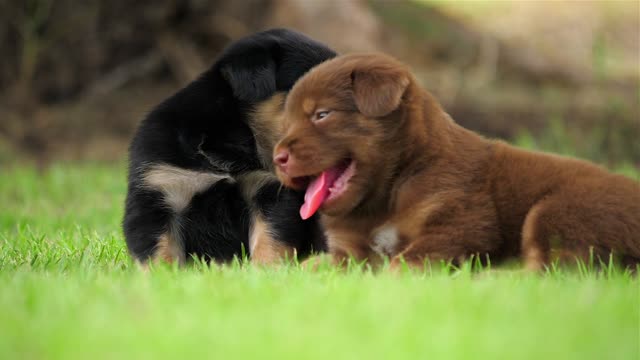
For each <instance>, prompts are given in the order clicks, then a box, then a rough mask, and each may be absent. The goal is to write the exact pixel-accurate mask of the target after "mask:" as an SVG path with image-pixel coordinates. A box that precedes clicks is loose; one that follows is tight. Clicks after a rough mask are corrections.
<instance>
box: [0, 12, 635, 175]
mask: <svg viewBox="0 0 640 360" xmlns="http://www.w3.org/2000/svg"><path fill="white" fill-rule="evenodd" d="M270 27H288V28H292V29H296V30H299V31H301V32H304V33H306V34H307V35H309V36H311V37H313V38H315V39H317V40H320V41H322V42H324V43H326V44H328V45H329V46H330V47H332V48H334V49H335V50H337V51H339V52H342V53H346V52H353V51H374V50H375V51H384V52H387V53H389V54H391V55H393V56H395V57H397V58H399V59H400V60H402V61H404V62H407V63H409V64H410V65H411V67H412V69H413V70H414V72H415V74H416V75H417V77H418V78H419V79H420V81H422V82H423V84H424V86H425V87H426V88H427V89H429V90H430V91H432V92H433V93H434V94H435V95H436V96H437V97H438V98H439V99H440V100H441V101H442V103H443V104H444V106H445V108H446V109H447V110H448V112H449V113H450V114H451V115H452V116H453V118H454V119H456V121H458V122H459V123H461V124H462V125H464V126H466V127H468V128H471V129H474V130H476V131H479V132H481V133H483V134H485V135H487V136H490V137H501V138H506V139H510V140H512V141H515V142H516V143H518V144H521V145H525V146H528V147H532V148H539V149H544V150H549V151H557V152H562V153H564V154H570V155H575V156H579V157H583V158H588V159H591V160H594V161H597V162H599V163H601V164H604V165H607V166H618V164H622V163H624V164H627V165H631V166H633V167H636V168H639V167H640V2H638V1H622V2H615V1H602V2H589V1H580V2H573V1H567V2H563V1H513V2H508V1H468V2H464V1H437V0H407V1H391V0H386V1H385V0H233V1H232V0H224V1H221V0H167V1H157V0H138V1H124V0H86V1H75V0H20V1H15V0H0V54H2V56H1V57H0V61H1V62H0V164H3V163H4V164H9V163H12V162H16V161H20V162H23V161H30V162H33V163H34V164H37V165H38V166H39V167H41V168H45V167H47V165H49V164H51V163H52V162H61V161H64V162H67V161H92V162H93V161H100V162H103V161H106V162H111V161H115V162H121V161H122V160H124V159H125V158H126V151H127V144H128V141H129V139H130V137H131V135H132V133H133V131H134V130H135V128H136V126H137V124H138V122H139V121H140V120H141V119H142V118H143V117H144V115H145V113H146V112H148V111H149V109H150V108H152V107H153V106H154V105H155V104H157V103H158V102H160V101H161V100H162V99H164V98H166V97H168V96H169V95H171V94H172V93H173V92H174V91H176V90H177V89H179V88H180V87H182V86H184V85H185V84H187V83H189V82H190V81H191V80H193V79H194V78H195V77H196V76H197V75H198V74H199V73H200V72H202V71H203V70H204V69H206V68H207V67H208V66H209V65H210V64H212V63H213V61H214V60H215V58H216V55H217V54H218V53H219V52H220V51H221V50H222V49H223V48H224V46H225V45H226V44H228V43H229V42H230V41H233V40H235V39H238V38H240V37H242V36H245V35H248V34H250V33H253V32H255V31H259V30H262V29H267V28H270Z"/></svg>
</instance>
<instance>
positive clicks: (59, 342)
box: [0, 165, 640, 360]
mask: <svg viewBox="0 0 640 360" xmlns="http://www.w3.org/2000/svg"><path fill="white" fill-rule="evenodd" d="M1 171H2V176H0V202H1V203H0V204H1V205H0V309H1V310H0V359H22V358H26V359H41V358H60V359H73V358H77V359H88V358H89V359H92V358H93V359H102V358H112V359H119V358H123V357H126V358H129V357H131V358H133V357H136V358H149V359H151V358H154V359H155V358H178V357H180V358H214V359H230V358H250V359H262V358H277V359H332V360H337V359H360V358H364V359H372V358H375V359H399V358H411V359H427V358H443V359H456V358H462V359H483V358H497V359H540V358H555V359H638V358H639V357H640V350H639V349H640V348H639V346H640V345H639V344H640V330H639V329H640V287H639V286H638V285H639V284H638V279H637V278H635V277H632V276H629V275H628V274H626V273H624V272H623V271H620V270H619V269H615V268H614V269H610V270H612V271H611V272H600V273H598V272H595V271H590V270H584V269H583V270H582V271H580V270H557V271H553V272H550V273H548V274H544V275H532V274H526V273H522V272H518V271H503V272H501V271H496V272H487V271H483V272H479V273H478V272H472V271H471V270H470V269H469V268H470V266H466V267H465V268H463V269H461V270H459V271H454V272H453V273H452V274H449V273H447V272H446V271H439V270H436V271H434V272H433V273H430V274H424V275H420V274H411V273H405V274H397V275H391V274H389V273H380V274H371V273H370V272H366V271H364V272H363V271H348V272H346V273H340V272H337V271H334V270H331V269H321V270H320V271H318V272H315V273H313V272H309V271H306V270H303V269H300V268H299V267H297V266H287V267H280V268H277V269H258V268H255V267H252V266H240V265H238V264H235V265H230V266H227V267H222V268H220V267H212V268H207V267H204V266H199V265H195V266H192V267H189V268H187V269H176V268H172V267H158V268H155V269H153V270H152V271H151V273H148V274H145V273H142V272H140V271H139V270H138V269H137V268H136V267H135V266H134V265H133V264H132V262H131V260H130V259H129V257H128V255H127V253H126V249H125V246H124V241H123V238H122V235H121V232H120V219H121V217H122V204H123V200H124V193H125V190H126V188H125V183H124V179H125V172H124V167H123V166H97V165H73V166H71V165H57V166H53V167H52V168H51V169H49V170H47V171H46V172H45V173H43V174H37V173H36V172H35V171H34V170H32V169H29V168H24V167H18V168H12V169H2V170H1Z"/></svg>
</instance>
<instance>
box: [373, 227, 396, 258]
mask: <svg viewBox="0 0 640 360" xmlns="http://www.w3.org/2000/svg"><path fill="white" fill-rule="evenodd" d="M398 243H399V237H398V230H397V229H396V227H395V226H393V225H385V226H382V227H380V228H378V229H376V230H375V231H374V232H373V241H372V243H371V249H372V250H373V251H375V252H376V253H378V255H380V256H394V255H395V254H396V251H397V250H398Z"/></svg>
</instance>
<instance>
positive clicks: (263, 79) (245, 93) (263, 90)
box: [220, 56, 276, 102]
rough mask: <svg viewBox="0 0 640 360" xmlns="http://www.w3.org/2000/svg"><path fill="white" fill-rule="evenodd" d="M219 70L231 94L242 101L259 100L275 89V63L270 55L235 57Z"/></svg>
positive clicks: (269, 94)
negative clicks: (229, 87)
mask: <svg viewBox="0 0 640 360" xmlns="http://www.w3.org/2000/svg"><path fill="white" fill-rule="evenodd" d="M220 72H221V74H222V77H223V78H224V79H225V80H226V81H227V82H228V83H229V85H230V86H231V90H232V91H233V95H234V96H235V97H236V98H238V99H240V100H242V101H248V102H256V101H261V100H264V99H266V98H268V97H269V96H271V95H272V94H273V93H274V92H275V91H276V64H275V62H274V60H273V59H272V58H271V57H270V56H257V57H251V58H244V59H236V60H234V61H231V62H229V63H227V64H226V65H224V66H222V68H221V69H220Z"/></svg>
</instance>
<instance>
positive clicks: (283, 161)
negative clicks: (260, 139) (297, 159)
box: [273, 150, 289, 173]
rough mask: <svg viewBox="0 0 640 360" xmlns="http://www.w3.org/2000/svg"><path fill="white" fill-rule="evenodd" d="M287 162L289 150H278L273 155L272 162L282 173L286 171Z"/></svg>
mask: <svg viewBox="0 0 640 360" xmlns="http://www.w3.org/2000/svg"><path fill="white" fill-rule="evenodd" d="M287 162H289V152H288V151H287V150H280V151H278V153H276V154H275V155H274V156H273V163H274V164H276V165H277V166H278V167H279V168H280V170H281V171H282V172H284V173H286V172H287Z"/></svg>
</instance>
